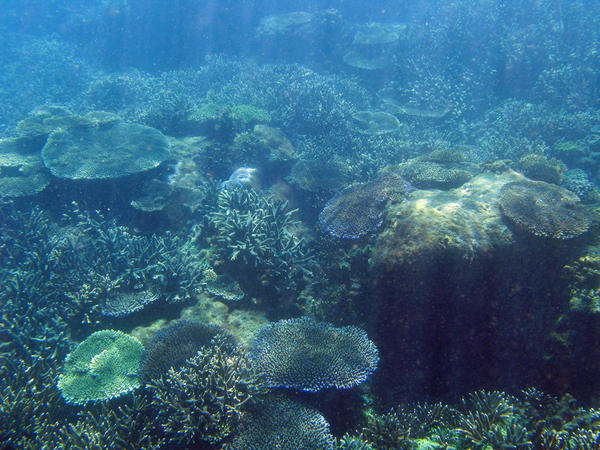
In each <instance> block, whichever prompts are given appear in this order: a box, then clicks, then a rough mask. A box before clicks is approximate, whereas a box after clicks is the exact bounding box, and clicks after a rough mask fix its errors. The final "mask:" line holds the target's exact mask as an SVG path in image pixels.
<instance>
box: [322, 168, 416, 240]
mask: <svg viewBox="0 0 600 450" xmlns="http://www.w3.org/2000/svg"><path fill="white" fill-rule="evenodd" d="M412 189H413V188H412V186H411V185H410V184H409V183H407V182H406V181H405V180H404V179H403V178H402V177H400V176H399V175H396V174H394V173H391V172H387V173H384V174H382V175H380V176H379V177H378V178H377V179H375V180H374V181H371V182H369V183H365V184H358V185H355V186H350V187H347V188H346V189H343V190H342V191H340V192H338V193H337V194H335V195H334V196H333V197H332V198H331V199H330V200H329V201H328V202H327V203H326V204H325V207H324V208H323V210H322V211H321V213H320V214H319V223H320V224H321V226H322V227H323V230H325V231H326V232H327V233H329V234H331V235H332V236H335V237H338V238H343V239H357V238H359V237H362V236H365V235H366V234H369V233H371V232H373V231H375V230H377V229H378V228H379V227H381V225H382V224H383V210H384V208H385V204H386V201H387V200H388V199H389V198H391V197H392V196H396V197H398V196H399V197H402V196H405V195H406V194H408V193H409V192H410V191H411V190H412Z"/></svg>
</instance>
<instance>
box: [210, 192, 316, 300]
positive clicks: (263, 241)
mask: <svg viewBox="0 0 600 450" xmlns="http://www.w3.org/2000/svg"><path fill="white" fill-rule="evenodd" d="M295 212H296V211H295V210H292V211H288V205H287V202H281V201H279V200H277V199H275V198H274V197H272V196H269V195H263V194H259V193H257V192H255V191H254V190H252V189H243V188H232V189H223V190H221V192H220V193H219V199H218V204H217V210H216V211H215V212H213V213H212V214H211V216H210V220H211V222H212V224H213V225H214V227H215V230H216V237H215V239H216V243H217V245H218V246H219V250H220V251H221V252H223V253H224V254H225V256H226V257H227V259H228V260H229V261H230V262H231V264H233V265H234V266H236V267H239V268H241V269H242V272H249V273H252V274H257V275H258V277H259V278H260V279H261V282H262V283H263V285H269V284H270V285H272V286H274V287H275V288H276V289H285V290H288V291H291V292H295V291H296V290H297V289H298V287H299V285H301V284H303V282H304V278H305V277H308V276H310V275H311V273H312V272H311V270H312V265H313V264H314V258H313V255H312V253H311V252H310V250H309V248H308V246H307V244H306V241H305V240H304V239H303V238H302V237H299V236H298V235H296V234H295V233H294V229H297V228H299V226H300V222H298V221H297V220H295V219H294V214H295Z"/></svg>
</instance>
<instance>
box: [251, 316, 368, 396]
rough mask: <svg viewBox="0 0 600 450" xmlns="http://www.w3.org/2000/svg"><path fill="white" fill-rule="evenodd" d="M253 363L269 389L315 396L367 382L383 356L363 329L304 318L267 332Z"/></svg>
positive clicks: (257, 343) (276, 324) (258, 340)
mask: <svg viewBox="0 0 600 450" xmlns="http://www.w3.org/2000/svg"><path fill="white" fill-rule="evenodd" d="M250 359H251V360H252V362H253V364H254V365H255V367H256V369H257V370H259V371H260V372H262V373H263V374H264V376H265V379H266V381H267V383H268V384H269V386H271V387H287V388H292V389H300V390H304V391H311V392H315V391H319V390H321V389H326V388H330V387H335V388H338V389H344V388H350V387H353V386H356V385H358V384H360V383H362V382H363V381H365V380H366V379H367V377H368V376H369V375H370V374H371V373H373V372H374V371H375V369H376V368H377V363H378V362H379V354H378V351H377V347H376V346H375V344H374V343H373V342H372V341H370V340H369V338H368V337H367V333H365V332H364V331H363V330H361V329H360V328H357V327H341V328H336V327H334V326H333V325H331V324H329V323H326V322H315V321H314V320H312V319H311V318H308V317H302V318H299V319H289V320H280V321H278V322H274V323H271V324H269V325H267V326H265V327H263V328H262V329H261V330H260V331H259V332H258V333H257V334H256V336H255V339H254V342H253V344H252V347H251V349H250Z"/></svg>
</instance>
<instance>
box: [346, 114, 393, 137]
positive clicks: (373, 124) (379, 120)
mask: <svg viewBox="0 0 600 450" xmlns="http://www.w3.org/2000/svg"><path fill="white" fill-rule="evenodd" d="M352 119H353V120H354V123H355V124H356V127H357V129H358V131H359V132H360V133H364V134H373V135H380V134H387V133H395V132H398V131H401V129H402V127H401V124H400V122H399V121H398V119H396V117H394V116H393V115H392V114H389V113H386V112H382V111H357V112H355V113H354V114H353V115H352Z"/></svg>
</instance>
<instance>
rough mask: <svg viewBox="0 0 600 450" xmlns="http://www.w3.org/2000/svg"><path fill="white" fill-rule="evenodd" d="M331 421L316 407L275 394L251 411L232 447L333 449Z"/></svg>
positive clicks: (254, 449) (247, 449) (243, 449)
mask: <svg viewBox="0 0 600 450" xmlns="http://www.w3.org/2000/svg"><path fill="white" fill-rule="evenodd" d="M334 443H335V440H334V438H333V436H332V435H331V432H330V431H329V423H327V421H326V420H325V418H324V417H323V416H322V415H321V414H320V413H319V412H318V411H316V410H314V409H312V408H310V407H307V406H304V405H302V404H300V403H296V402H294V401H292V400H289V399H287V398H285V397H283V396H272V397H269V398H267V399H265V400H264V401H263V402H261V403H259V404H256V405H254V406H253V407H252V408H251V409H250V410H249V411H248V413H247V416H246V418H245V421H244V425H243V427H242V430H241V431H240V433H239V434H238V435H237V436H236V437H235V439H234V440H233V441H232V442H231V444H229V445H226V446H225V448H226V449H228V450H234V449H235V450H263V449H270V448H277V449H281V450H287V449H289V450H295V449H319V450H321V449H323V450H333V448H334Z"/></svg>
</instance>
